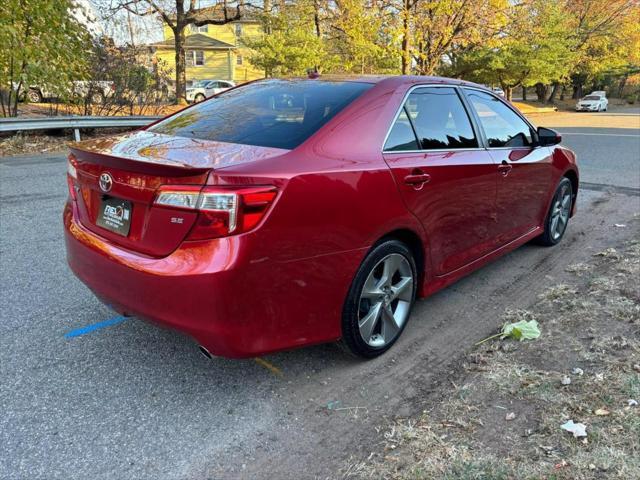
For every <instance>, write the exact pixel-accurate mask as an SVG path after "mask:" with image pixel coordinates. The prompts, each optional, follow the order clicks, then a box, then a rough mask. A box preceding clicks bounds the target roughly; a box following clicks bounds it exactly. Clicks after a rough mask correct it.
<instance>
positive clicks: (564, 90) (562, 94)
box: [560, 85, 567, 102]
mask: <svg viewBox="0 0 640 480" xmlns="http://www.w3.org/2000/svg"><path fill="white" fill-rule="evenodd" d="M566 91H567V88H566V87H565V86H564V85H563V86H562V90H560V101H561V102H564V94H565V93H566Z"/></svg>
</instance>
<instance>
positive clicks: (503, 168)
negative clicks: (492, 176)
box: [498, 160, 513, 177]
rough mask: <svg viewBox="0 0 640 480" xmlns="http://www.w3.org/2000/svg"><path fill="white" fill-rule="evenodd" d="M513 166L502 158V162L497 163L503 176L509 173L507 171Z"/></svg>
mask: <svg viewBox="0 0 640 480" xmlns="http://www.w3.org/2000/svg"><path fill="white" fill-rule="evenodd" d="M512 168H513V166H512V165H509V164H508V163H507V161H506V160H502V163H501V164H500V165H498V171H499V172H500V174H501V175H502V176H503V177H506V176H507V175H509V172H510V171H511V169H512Z"/></svg>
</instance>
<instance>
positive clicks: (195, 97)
mask: <svg viewBox="0 0 640 480" xmlns="http://www.w3.org/2000/svg"><path fill="white" fill-rule="evenodd" d="M235 86H236V84H235V83H233V82H230V81H228V80H198V81H197V82H195V83H194V84H193V85H192V86H191V87H189V88H187V102H190V103H191V102H195V103H197V102H201V101H203V100H204V99H205V98H209V97H210V96H211V95H216V94H218V93H220V92H224V91H225V90H229V89H230V88H232V87H235Z"/></svg>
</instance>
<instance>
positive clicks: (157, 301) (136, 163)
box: [64, 77, 578, 357]
mask: <svg viewBox="0 0 640 480" xmlns="http://www.w3.org/2000/svg"><path fill="white" fill-rule="evenodd" d="M559 142H560V136H559V135H558V134H557V133H556V132H554V131H552V130H549V129H546V128H537V129H536V128H535V127H534V126H533V125H531V124H530V123H529V122H528V121H527V119H526V118H524V117H523V116H522V115H521V114H520V113H519V112H518V111H517V110H515V109H514V108H513V107H512V106H511V105H510V104H509V103H507V102H505V101H504V100H503V99H502V98H500V97H499V96H497V95H495V94H494V93H492V92H491V91H489V90H487V89H486V88H483V87H480V86H478V85H475V84H472V83H467V82H463V81H459V80H452V79H446V78H435V77H359V78H337V77H336V78H316V79H294V80H264V81H258V82H254V83H250V84H247V85H244V86H241V87H237V88H233V89H231V90H228V91H226V92H224V93H222V94H219V95H217V96H215V97H213V98H211V99H209V100H207V101H205V102H202V103H199V104H196V105H195V106H192V107H189V108H186V109H184V110H182V111H180V112H178V113H176V114H174V115H172V116H170V117H167V118H165V119H164V120H161V121H159V122H157V123H155V124H153V125H151V126H149V127H146V128H144V129H142V130H138V131H135V132H131V133H127V134H123V135H119V136H116V137H112V138H107V139H98V140H92V141H88V142H83V143H79V144H77V145H75V146H74V147H73V148H72V149H71V154H70V155H69V162H68V177H67V178H68V183H69V200H68V202H67V204H66V206H65V209H64V226H65V238H66V246H67V257H68V262H69V265H70V266H71V269H72V270H73V271H74V272H75V274H76V275H77V276H78V277H79V278H80V279H81V280H82V281H83V282H84V283H86V284H87V286H88V287H89V288H90V289H91V290H92V291H93V292H94V293H95V294H96V295H97V296H98V297H99V298H100V299H101V300H102V301H103V302H105V303H106V304H108V305H110V306H112V307H113V308H114V309H115V310H117V311H118V312H121V313H122V314H127V315H135V316H138V317H140V318H144V319H148V320H150V321H153V322H156V323H158V324H162V325H166V326H169V327H172V328H175V329H178V330H181V331H183V332H186V333H188V334H189V335H191V336H192V337H193V338H195V340H196V341H197V342H198V343H199V345H200V348H201V349H202V351H203V352H204V353H205V354H207V355H221V356H226V357H247V356H256V355H262V354H266V353H269V352H273V351H276V350H282V349H287V348H292V347H298V346H302V345H311V344H316V343H321V342H332V341H337V340H341V341H342V342H343V343H344V345H345V346H346V347H347V348H348V349H350V350H351V351H352V352H353V353H354V354H356V355H359V356H362V357H375V356H377V355H380V354H382V353H384V352H385V351H386V350H388V349H389V348H390V347H391V346H392V345H393V344H394V342H396V340H398V338H399V336H400V334H401V333H402V331H403V329H404V328H405V326H406V325H407V322H408V320H409V316H410V314H411V308H412V307H413V305H414V303H415V300H416V298H418V297H424V296H427V295H429V294H431V293H433V292H435V291H436V290H438V289H441V288H443V287H445V286H447V285H449V284H451V283H452V282H454V281H456V280H457V279H459V278H461V277H462V276H464V275H466V274H468V273H469V272H471V271H473V270H475V269H477V268H479V267H481V266H482V265H484V264H486V263H487V262H489V261H490V260H493V259H495V258H497V257H499V256H500V255H503V254H505V253H506V252H509V251H510V250H513V249H514V248H516V247H518V246H520V245H522V244H524V243H525V242H528V241H530V240H533V239H536V240H538V241H539V243H541V244H543V245H555V244H557V243H558V242H559V241H560V240H561V239H562V237H563V235H564V233H565V230H566V228H567V223H568V221H569V218H570V217H571V216H572V215H573V213H574V211H575V204H576V194H577V191H578V168H577V166H576V161H575V155H574V154H573V153H572V152H571V151H570V150H567V149H566V148H563V147H561V146H559V145H558V144H559Z"/></svg>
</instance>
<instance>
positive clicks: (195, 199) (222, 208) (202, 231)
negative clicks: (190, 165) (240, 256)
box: [154, 186, 277, 240]
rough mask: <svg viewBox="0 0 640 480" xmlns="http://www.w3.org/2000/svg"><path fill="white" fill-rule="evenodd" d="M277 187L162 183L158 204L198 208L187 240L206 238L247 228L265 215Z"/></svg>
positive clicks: (252, 226) (156, 203) (222, 235)
mask: <svg viewBox="0 0 640 480" xmlns="http://www.w3.org/2000/svg"><path fill="white" fill-rule="evenodd" d="M276 193H277V191H276V188H275V187H271V186H269V187H240V188H233V189H229V188H224V187H204V188H201V187H192V186H184V187H182V186H181V187H176V186H166V187H161V188H160V190H159V192H158V194H157V196H156V200H155V202H154V203H155V205H159V206H163V207H170V208H177V209H184V210H197V211H198V218H197V220H196V223H195V224H194V226H193V227H192V228H191V231H190V232H189V235H188V237H187V240H205V239H211V238H218V237H224V236H227V235H231V234H238V233H243V232H247V231H249V230H251V229H253V228H254V227H255V226H256V225H258V223H260V221H261V220H262V218H263V217H264V215H265V214H266V213H267V211H268V210H269V207H270V206H271V204H272V203H273V200H274V199H275V197H276Z"/></svg>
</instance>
